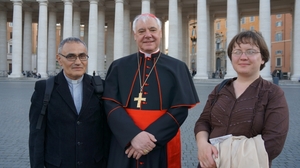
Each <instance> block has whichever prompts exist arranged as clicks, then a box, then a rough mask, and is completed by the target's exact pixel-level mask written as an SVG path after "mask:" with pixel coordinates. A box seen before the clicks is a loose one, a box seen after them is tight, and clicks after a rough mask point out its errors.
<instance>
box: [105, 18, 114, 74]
mask: <svg viewBox="0 0 300 168" xmlns="http://www.w3.org/2000/svg"><path fill="white" fill-rule="evenodd" d="M111 17H113V16H111ZM114 36H115V33H114V19H113V18H107V32H106V67H107V69H108V68H109V66H110V64H111V63H112V61H113V60H114Z"/></svg>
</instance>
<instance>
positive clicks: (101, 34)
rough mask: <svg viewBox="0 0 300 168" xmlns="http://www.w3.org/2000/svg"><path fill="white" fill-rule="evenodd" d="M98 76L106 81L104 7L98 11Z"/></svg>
mask: <svg viewBox="0 0 300 168" xmlns="http://www.w3.org/2000/svg"><path fill="white" fill-rule="evenodd" d="M97 65H98V74H99V75H100V76H101V77H102V78H103V79H104V78H105V72H106V71H107V69H106V67H105V8H104V6H103V5H101V7H100V8H99V10H98V64H97Z"/></svg>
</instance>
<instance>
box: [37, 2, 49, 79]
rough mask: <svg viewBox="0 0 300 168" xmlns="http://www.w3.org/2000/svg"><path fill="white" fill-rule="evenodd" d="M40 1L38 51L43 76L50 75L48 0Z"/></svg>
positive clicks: (38, 68) (39, 66)
mask: <svg viewBox="0 0 300 168" xmlns="http://www.w3.org/2000/svg"><path fill="white" fill-rule="evenodd" d="M37 1H38V2H39V24H38V26H39V27H38V51H37V60H38V61H37V62H38V64H37V73H39V74H40V75H41V77H43V78H45V77H48V74H47V43H46V41H48V40H47V30H48V6H47V5H48V1H47V0H37Z"/></svg>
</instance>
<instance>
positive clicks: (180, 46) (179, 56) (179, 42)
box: [177, 3, 183, 61]
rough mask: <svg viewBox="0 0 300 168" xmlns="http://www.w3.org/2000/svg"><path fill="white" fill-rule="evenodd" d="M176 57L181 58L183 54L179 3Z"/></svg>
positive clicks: (179, 7) (179, 6)
mask: <svg viewBox="0 0 300 168" xmlns="http://www.w3.org/2000/svg"><path fill="white" fill-rule="evenodd" d="M177 15H178V43H177V46H178V59H179V60H181V61H182V60H183V55H182V40H183V37H182V26H183V25H182V11H181V3H180V4H179V5H178V14H177Z"/></svg>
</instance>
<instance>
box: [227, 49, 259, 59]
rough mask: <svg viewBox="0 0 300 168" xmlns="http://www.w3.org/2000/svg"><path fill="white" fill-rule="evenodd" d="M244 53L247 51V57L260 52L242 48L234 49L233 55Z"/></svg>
mask: <svg viewBox="0 0 300 168" xmlns="http://www.w3.org/2000/svg"><path fill="white" fill-rule="evenodd" d="M243 53H245V55H246V56H247V57H252V56H254V55H255V54H257V53H260V52H258V51H256V50H246V51H245V52H243V51H242V50H234V51H232V55H233V56H236V57H240V56H241V55H242V54H243Z"/></svg>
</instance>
